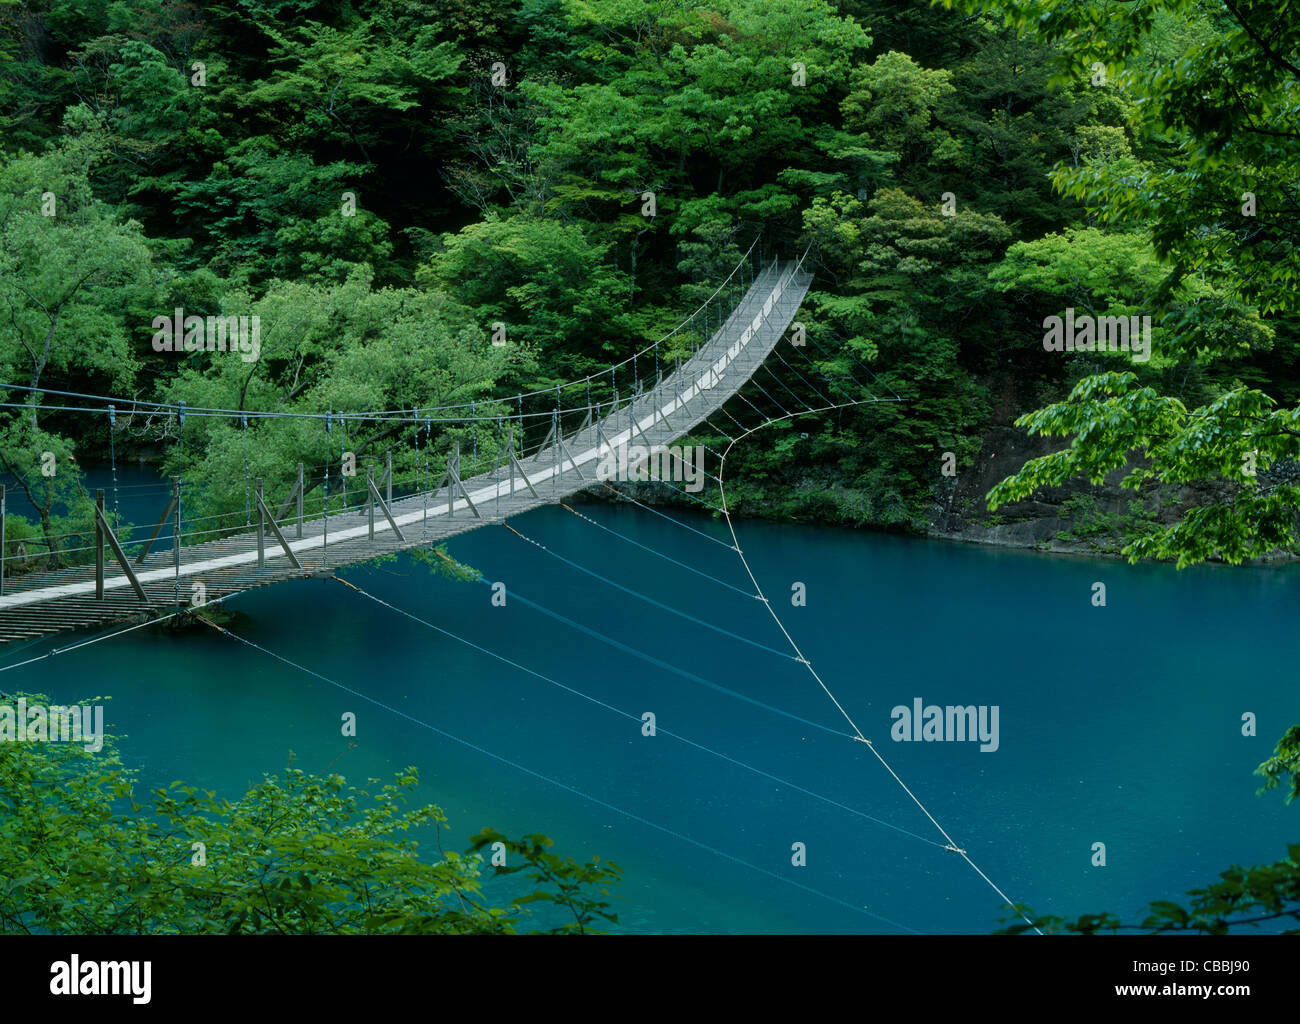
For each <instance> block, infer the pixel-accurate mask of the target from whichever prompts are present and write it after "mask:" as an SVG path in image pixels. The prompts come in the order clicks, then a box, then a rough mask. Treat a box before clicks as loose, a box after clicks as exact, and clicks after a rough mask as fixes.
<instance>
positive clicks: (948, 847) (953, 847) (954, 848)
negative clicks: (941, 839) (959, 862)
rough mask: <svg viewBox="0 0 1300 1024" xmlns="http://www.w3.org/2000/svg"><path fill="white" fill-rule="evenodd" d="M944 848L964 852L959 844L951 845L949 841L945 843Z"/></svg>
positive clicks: (954, 851)
mask: <svg viewBox="0 0 1300 1024" xmlns="http://www.w3.org/2000/svg"><path fill="white" fill-rule="evenodd" d="M944 849H945V850H951V851H952V852H953V853H961V854H965V852H966V851H965V850H963V849H962V848H961V847H960V846H953V845H952V844H951V843H949V844H947V845H946V846H945V847H944Z"/></svg>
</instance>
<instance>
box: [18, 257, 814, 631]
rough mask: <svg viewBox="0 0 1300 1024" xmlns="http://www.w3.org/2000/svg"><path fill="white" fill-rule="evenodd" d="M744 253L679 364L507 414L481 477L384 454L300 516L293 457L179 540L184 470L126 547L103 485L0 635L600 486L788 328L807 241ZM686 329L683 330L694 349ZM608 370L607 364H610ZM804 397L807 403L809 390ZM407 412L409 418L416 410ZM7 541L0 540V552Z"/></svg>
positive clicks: (324, 564)
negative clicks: (540, 425)
mask: <svg viewBox="0 0 1300 1024" xmlns="http://www.w3.org/2000/svg"><path fill="white" fill-rule="evenodd" d="M752 255H753V248H752V247H751V252H750V253H749V254H747V255H746V258H745V259H744V260H742V262H741V264H739V265H738V266H737V268H736V269H735V270H733V271H732V273H731V275H729V277H728V278H727V280H726V281H724V282H723V284H722V285H721V286H720V287H719V289H718V290H717V291H716V292H715V293H714V296H713V297H712V300H711V303H709V302H706V303H705V305H704V306H702V307H701V309H700V310H698V311H697V312H696V313H695V314H692V316H691V317H690V318H688V320H687V321H686V322H684V323H683V325H681V326H680V327H679V328H678V329H677V330H675V331H674V332H673V334H671V335H669V336H668V337H667V338H666V339H665V343H666V344H665V346H664V348H665V353H666V352H667V351H668V348H669V345H670V344H671V343H672V342H673V341H677V344H676V345H672V349H673V351H674V352H675V353H676V357H675V360H674V361H675V363H676V365H675V366H672V367H670V366H665V365H664V364H665V363H667V362H668V361H669V360H668V359H667V357H666V355H665V357H664V358H660V352H659V346H658V343H657V344H656V346H655V347H654V349H653V351H652V350H651V349H646V350H644V351H643V352H641V353H638V356H640V358H641V361H642V362H647V361H648V360H649V359H651V358H653V361H654V366H655V371H656V372H655V373H654V375H653V377H652V378H651V379H650V380H647V381H642V380H641V379H640V373H639V372H638V370H639V363H638V362H636V360H635V357H634V359H633V360H632V361H630V368H631V369H632V370H633V372H634V374H636V379H635V384H634V387H633V388H632V389H629V390H632V392H633V393H632V394H630V395H629V396H628V397H627V400H626V401H622V402H620V400H619V398H618V395H617V391H614V392H613V393H612V398H611V401H610V402H608V403H597V404H595V405H593V404H591V403H590V402H588V405H587V407H586V409H585V415H583V416H582V419H581V422H580V423H578V424H577V425H576V426H573V427H567V428H566V426H565V419H566V416H567V417H568V418H570V419H572V418H573V414H574V413H575V412H577V413H582V412H583V411H584V410H582V409H581V408H580V407H578V408H577V409H576V410H575V408H574V407H572V406H570V407H569V408H568V409H564V408H562V406H561V403H560V402H558V401H557V408H556V409H555V410H554V411H553V412H552V413H550V418H551V424H550V430H549V431H548V432H547V434H546V437H545V439H544V440H543V441H542V442H541V443H540V444H538V445H537V447H536V449H535V450H532V451H531V452H530V453H528V454H525V453H524V452H523V450H522V435H523V434H524V423H523V422H522V419H521V421H520V423H519V424H518V428H519V429H518V435H516V434H515V431H514V426H513V425H512V426H511V428H510V429H511V433H510V437H509V439H508V441H507V442H506V444H505V445H504V450H501V451H499V452H498V453H497V457H496V459H495V461H494V464H493V465H492V467H491V468H490V469H487V470H484V471H482V472H479V473H477V475H466V476H462V472H461V454H460V452H459V450H458V449H457V450H453V451H451V452H449V453H448V456H447V459H446V469H445V472H444V474H443V477H442V480H441V481H440V483H439V484H438V486H437V487H436V488H433V489H420V490H418V492H417V493H413V494H409V495H407V496H405V497H399V498H397V499H394V497H393V475H392V462H391V454H390V455H389V457H388V464H387V471H386V473H385V474H384V476H383V477H381V478H380V479H379V480H378V481H376V480H375V477H374V468H373V466H372V467H368V468H367V473H366V478H365V480H364V483H363V484H362V487H363V491H362V493H363V495H364V498H363V501H362V504H361V505H359V506H356V507H355V508H353V509H349V510H347V511H350V512H351V513H352V514H351V515H344V514H331V513H330V511H329V509H328V508H325V509H323V510H322V514H321V515H319V516H316V517H313V518H305V517H304V515H303V496H304V491H305V489H306V488H305V481H304V477H303V469H302V467H301V465H300V466H299V467H298V479H297V483H296V485H295V486H294V488H293V490H292V491H291V493H290V494H289V497H288V498H287V499H286V500H285V501H284V502H283V504H281V505H280V507H279V511H278V512H273V511H272V509H271V507H270V504H274V501H273V500H272V499H271V498H270V496H269V495H266V494H264V493H263V492H262V484H261V481H260V480H259V481H258V482H257V485H256V499H255V506H256V515H255V519H256V528H255V529H250V530H247V531H245V532H241V533H236V534H234V535H231V536H224V537H219V538H216V539H213V540H209V541H206V542H201V543H186V537H187V534H186V533H185V531H184V530H183V529H182V527H181V523H180V481H179V480H176V481H175V482H174V484H173V492H172V495H171V500H170V501H169V502H168V504H167V507H166V509H165V511H164V512H163V514H162V516H161V518H160V519H159V520H158V523H157V525H156V526H155V527H154V529H153V532H152V534H151V535H150V536H149V538H148V539H147V540H145V541H143V542H142V543H141V542H136V543H135V547H136V548H138V551H136V552H135V553H134V555H133V556H132V557H128V555H127V552H126V547H125V546H124V545H123V544H122V543H120V542H119V540H118V538H117V537H116V535H115V533H114V530H113V527H112V524H111V522H110V520H109V517H108V516H106V515H105V512H104V503H103V493H102V492H100V493H99V495H98V500H97V507H96V512H95V516H96V532H95V537H94V543H93V545H92V547H93V550H94V559H95V561H94V564H93V565H90V564H86V565H72V566H67V567H64V568H58V569H54V570H45V571H35V572H28V573H25V574H23V575H17V576H15V575H13V574H12V572H10V573H9V574H6V575H7V577H8V578H6V576H5V575H0V585H2V588H3V589H0V643H11V642H13V641H19V640H26V639H30V638H33V637H39V636H42V635H45V634H48V633H54V632H60V631H64V630H74V629H85V628H89V627H98V626H104V625H108V624H112V623H119V622H126V621H133V620H134V621H139V620H141V619H142V618H148V617H150V616H152V615H156V614H158V613H159V612H162V611H170V610H175V609H177V608H178V607H184V606H186V605H189V606H194V605H201V604H206V603H210V602H212V601H215V600H219V599H220V598H222V597H224V596H228V595H231V594H234V593H237V592H240V591H244V590H248V589H250V588H255V587H263V586H269V585H272V584H274V583H278V582H281V581H284V580H290V579H296V578H302V577H307V576H316V575H321V574H328V573H331V572H333V571H334V570H336V569H339V568H342V567H345V566H348V565H353V564H356V563H358V562H364V561H368V560H371V559H374V558H377V557H380V556H383V555H389V554H393V553H395V552H399V551H405V550H409V549H412V548H427V547H430V546H431V545H435V544H437V543H438V542H440V541H444V540H446V539H448V538H450V537H453V536H455V535H456V534H459V533H463V532H466V531H468V530H472V529H475V528H476V527H479V526H482V525H485V524H488V523H493V522H500V521H503V520H506V519H509V518H511V517H514V516H518V515H520V514H522V513H524V512H527V511H529V510H530V509H533V508H536V507H538V506H540V505H543V504H548V503H553V502H556V501H559V500H561V499H563V498H565V497H567V496H570V495H572V494H574V493H576V492H579V491H582V490H585V489H587V488H590V487H592V486H594V485H596V484H597V483H598V482H599V481H598V472H597V471H598V467H599V466H600V464H601V462H602V460H603V459H604V458H606V457H607V456H608V454H609V453H610V452H611V451H618V450H620V449H623V448H625V447H626V448H637V447H639V448H642V449H644V450H645V451H646V452H647V453H650V452H654V453H658V452H663V451H665V450H666V449H668V448H669V447H670V446H671V445H672V443H673V442H674V441H677V440H679V439H680V438H682V437H684V436H685V435H687V434H688V433H690V431H691V430H693V429H694V428H695V427H697V426H699V425H700V424H701V423H703V422H704V421H705V420H706V419H707V418H708V417H709V416H710V415H711V414H713V413H715V412H717V411H718V410H719V409H720V408H721V407H722V406H723V405H724V403H726V402H727V401H728V400H729V399H731V398H732V397H733V396H735V395H736V394H737V393H738V392H739V390H740V389H741V387H742V386H744V385H745V384H746V383H747V382H748V381H750V380H752V379H753V377H754V375H755V373H756V371H757V370H758V368H759V367H760V366H762V365H763V364H764V362H765V360H767V359H768V358H769V357H770V356H771V355H772V353H773V351H774V350H775V349H776V347H777V345H778V343H779V342H780V341H781V339H782V337H783V336H784V335H785V333H786V331H787V330H789V328H790V326H791V323H792V321H793V320H794V317H795V314H796V312H797V310H798V309H799V306H800V303H801V302H802V301H803V297H804V295H805V293H806V292H807V290H808V286H809V284H810V281H811V276H810V274H809V273H808V272H807V270H806V269H805V268H804V265H803V264H804V259H805V257H806V253H805V257H800V258H799V259H796V260H788V261H781V260H778V259H773V260H770V261H768V262H759V263H757V265H755V264H754V263H753V262H752V261H751V257H752ZM738 284H739V285H741V287H740V288H737V285H738ZM745 285H747V286H748V287H744V286H745ZM737 296H738V298H737ZM711 311H712V312H711ZM710 318H712V322H710ZM701 319H702V321H703V323H704V324H706V325H707V326H708V332H707V333H706V332H704V331H701V330H699V329H698V328H699V326H700V324H699V321H701ZM715 325H716V327H715ZM682 339H688V340H690V349H689V354H687V351H685V350H684V349H683V345H682V344H681V341H682ZM628 362H629V361H625V363H624V364H620V365H624V366H625V371H624V372H625V377H626V373H627V367H628ZM615 369H616V368H611V370H610V371H607V372H610V373H611V374H612V373H613V372H614V370H615ZM801 379H805V380H806V378H802V377H801ZM575 383H577V384H582V383H585V384H586V386H587V388H588V393H590V386H591V378H586V379H585V381H584V382H575ZM782 386H785V385H782ZM557 390H558V389H557ZM512 401H513V399H512ZM804 405H805V408H811V406H810V405H808V403H807V402H805V403H804ZM447 411H448V410H447V409H446V408H440V409H438V410H430V411H427V412H426V413H425V414H424V418H425V420H426V422H428V421H429V420H430V419H431V415H430V414H431V413H432V412H441V413H445V412H447ZM194 412H195V411H192V414H193V413H194ZM223 412H226V413H228V414H230V415H237V414H235V413H231V412H230V411H224V410H223ZM407 415H408V416H410V418H411V420H412V422H413V423H415V424H417V425H418V423H419V420H420V418H421V417H420V416H419V415H414V416H412V415H410V414H409V413H408V414H407ZM443 418H444V417H440V419H443ZM327 483H328V481H327ZM354 489H355V484H354ZM0 500H2V499H0ZM295 509H296V511H295ZM286 513H288V515H287V516H286ZM358 517H361V518H364V520H365V521H364V523H363V524H357V523H356V522H355V520H356V518H358ZM0 522H3V515H2V514H0ZM164 526H167V527H170V528H171V530H170V532H171V544H170V545H168V546H167V547H162V548H161V549H160V548H159V546H158V545H156V544H155V541H156V538H157V537H158V535H159V533H160V532H161V531H162V530H163V528H164ZM3 550H4V545H3V540H2V539H0V552H3Z"/></svg>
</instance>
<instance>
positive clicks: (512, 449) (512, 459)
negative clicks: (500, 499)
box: [506, 424, 515, 497]
mask: <svg viewBox="0 0 1300 1024" xmlns="http://www.w3.org/2000/svg"><path fill="white" fill-rule="evenodd" d="M506 448H507V449H509V451H510V496H511V497H514V493H515V428H514V425H513V424H512V425H511V427H510V439H509V440H508V441H507V442H506Z"/></svg>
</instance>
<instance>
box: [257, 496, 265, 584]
mask: <svg viewBox="0 0 1300 1024" xmlns="http://www.w3.org/2000/svg"><path fill="white" fill-rule="evenodd" d="M265 528H266V516H265V515H264V514H263V512H262V478H261V477H260V476H259V477H258V478H257V567H258V568H259V569H265V568H266V537H265V533H264V532H263V531H264V530H265Z"/></svg>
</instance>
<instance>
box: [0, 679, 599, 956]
mask: <svg viewBox="0 0 1300 1024" xmlns="http://www.w3.org/2000/svg"><path fill="white" fill-rule="evenodd" d="M21 697H25V698H26V699H27V701H28V703H29V705H33V704H40V705H48V700H47V699H46V698H45V697H43V696H41V695H39V694H19V695H15V696H14V698H13V701H12V702H9V701H8V700H7V702H8V703H14V704H16V701H17V700H18V699H19V698H21ZM96 700H98V698H96ZM92 703H93V702H90V701H88V702H86V704H87V705H90V704H92ZM116 748H117V744H116V743H115V742H114V740H113V737H112V736H111V735H109V736H107V737H105V742H104V747H103V749H102V750H99V751H96V752H88V751H86V750H84V749H83V748H82V746H81V745H80V744H77V743H39V742H36V743H34V742H26V743H16V742H5V743H0V933H4V934H18V933H26V934H56V935H63V934H69V935H120V934H184V935H196V934H217V935H223V934H232V933H278V934H291V935H307V934H331V935H346V934H367V935H371V934H404V935H411V934H440V935H462V934H503V933H514V932H516V931H517V930H519V928H520V926H521V925H526V924H528V923H530V915H531V914H532V911H531V908H530V907H529V904H534V903H539V902H542V903H546V904H550V905H551V906H552V910H553V912H548V913H546V914H544V915H539V916H538V917H536V918H532V919H531V923H533V924H534V925H535V926H536V927H535V928H534V929H533V930H536V931H545V932H552V933H565V934H567V933H572V932H577V933H585V932H591V931H592V930H593V926H594V925H598V924H600V923H602V922H605V921H609V922H614V923H617V921H618V917H617V915H615V914H614V913H612V911H611V909H610V908H611V904H610V902H609V899H608V897H609V892H608V889H607V888H606V887H607V886H609V885H611V884H614V883H616V882H617V881H618V879H619V876H620V870H619V868H618V866H617V865H615V864H602V863H600V862H599V860H598V859H593V860H592V861H590V862H588V863H585V864H579V863H577V862H576V861H574V860H572V859H569V858H562V857H559V856H558V855H556V854H554V853H551V852H550V849H549V847H550V846H551V841H550V840H549V839H547V838H546V837H545V836H540V835H534V836H525V837H524V838H523V839H522V840H509V839H507V838H506V837H505V836H502V835H499V834H498V833H496V832H495V831H493V830H490V829H488V830H484V831H483V832H482V833H480V834H479V835H477V836H475V837H474V839H473V842H472V845H471V848H470V850H469V851H467V852H466V853H465V854H458V853H455V852H451V851H445V852H444V851H443V850H442V848H441V840H440V838H439V837H438V833H439V831H440V830H441V829H445V828H448V827H449V826H448V825H447V824H446V819H445V818H444V817H443V814H442V812H441V811H440V810H439V809H438V808H437V807H435V806H433V805H426V806H423V807H418V808H415V809H413V810H404V809H403V808H402V804H403V803H404V802H405V801H406V800H407V799H408V798H409V797H410V796H411V795H412V790H413V789H414V787H415V786H416V784H417V782H418V779H417V776H416V773H415V770H414V769H413V768H412V769H407V770H406V771H405V772H403V773H400V774H399V775H398V776H397V778H396V779H395V781H394V782H392V783H387V784H384V785H382V786H379V785H378V784H379V782H380V780H378V779H373V780H371V781H370V785H372V786H377V787H378V788H374V789H371V790H368V791H357V790H355V789H354V788H352V787H351V786H348V785H347V782H346V780H345V779H344V778H343V777H342V776H339V775H334V774H329V775H322V776H315V775H309V774H307V773H305V772H303V771H302V770H301V769H298V768H295V767H293V765H292V764H290V765H289V767H288V768H287V769H286V770H285V772H284V774H283V776H268V777H267V778H266V779H264V780H263V781H262V782H261V783H259V784H258V785H256V786H253V787H252V788H250V789H249V791H248V792H247V793H245V794H244V795H243V796H241V797H240V798H239V799H238V800H235V801H233V802H231V801H227V800H223V799H218V798H216V797H215V796H214V794H212V793H210V792H203V791H200V790H198V789H196V788H195V787H193V786H187V785H184V784H183V783H181V782H174V783H172V784H171V785H170V786H169V787H167V788H166V789H160V790H156V791H154V792H152V793H151V794H149V796H148V797H147V798H146V799H143V800H141V799H137V797H136V795H135V775H136V773H135V772H134V771H133V770H130V769H127V768H124V767H123V766H122V762H121V760H120V758H119V756H118V754H117V752H116ZM413 831H414V833H415V835H419V834H421V833H422V832H423V833H425V834H427V833H430V832H432V833H433V835H434V839H435V842H436V843H437V845H438V850H437V852H436V854H434V853H432V851H430V852H429V853H425V852H424V851H421V849H420V844H419V842H418V840H417V839H416V838H415V837H414V835H412V834H411V833H412V832H413ZM498 843H499V844H500V846H496V845H495V844H498ZM485 847H492V849H489V850H487V851H486V853H485V854H484V855H483V856H480V854H479V851H481V850H483V849H484V848H485ZM502 856H503V857H504V858H505V859H504V862H501V861H500V860H499V858H500V857H502ZM485 857H486V858H489V859H492V858H497V859H495V860H493V863H494V864H495V866H494V867H493V868H492V872H493V873H494V874H495V875H509V874H513V873H514V872H517V871H526V872H528V873H529V874H528V877H530V878H532V879H534V880H536V881H537V882H539V883H540V886H539V888H537V889H536V890H534V891H531V892H530V891H524V890H522V889H520V888H519V887H518V886H515V887H514V890H515V894H514V895H513V896H511V895H506V894H502V899H501V900H500V902H498V903H490V902H488V901H487V900H486V899H485V898H484V894H483V877H482V874H483V868H484V859H485Z"/></svg>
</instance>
